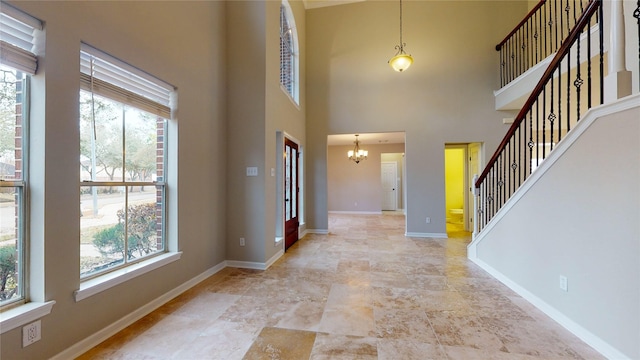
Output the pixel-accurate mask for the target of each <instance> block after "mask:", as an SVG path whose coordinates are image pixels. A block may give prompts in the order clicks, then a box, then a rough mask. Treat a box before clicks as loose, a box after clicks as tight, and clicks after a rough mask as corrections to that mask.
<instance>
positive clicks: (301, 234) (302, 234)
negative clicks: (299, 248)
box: [298, 229, 309, 240]
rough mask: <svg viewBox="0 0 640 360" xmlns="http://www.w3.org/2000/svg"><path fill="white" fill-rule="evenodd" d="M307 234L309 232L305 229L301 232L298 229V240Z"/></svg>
mask: <svg viewBox="0 0 640 360" xmlns="http://www.w3.org/2000/svg"><path fill="white" fill-rule="evenodd" d="M308 233H309V231H307V229H304V230H302V231H300V229H298V240H300V239H302V238H303V237H304V236H305V235H307V234H308Z"/></svg>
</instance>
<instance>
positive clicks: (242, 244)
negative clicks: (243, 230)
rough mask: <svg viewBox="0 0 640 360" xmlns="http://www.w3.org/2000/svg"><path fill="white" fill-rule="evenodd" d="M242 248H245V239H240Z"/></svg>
mask: <svg viewBox="0 0 640 360" xmlns="http://www.w3.org/2000/svg"><path fill="white" fill-rule="evenodd" d="M240 246H244V238H240Z"/></svg>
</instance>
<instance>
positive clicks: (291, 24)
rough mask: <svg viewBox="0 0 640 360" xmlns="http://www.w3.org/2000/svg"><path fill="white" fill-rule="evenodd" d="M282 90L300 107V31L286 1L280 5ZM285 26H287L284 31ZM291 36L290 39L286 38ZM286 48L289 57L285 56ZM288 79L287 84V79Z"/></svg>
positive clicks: (283, 0)
mask: <svg viewBox="0 0 640 360" xmlns="http://www.w3.org/2000/svg"><path fill="white" fill-rule="evenodd" d="M279 16H280V22H279V27H280V49H279V50H280V62H279V64H280V88H281V89H282V90H283V91H284V92H285V93H286V94H287V95H288V96H289V98H290V99H291V100H292V101H293V103H294V104H295V105H296V106H300V85H299V73H300V71H299V68H300V58H299V47H298V31H297V28H296V24H295V18H294V16H293V11H292V10H291V6H290V5H289V3H288V2H287V1H286V0H282V2H281V3H280V15H279ZM283 25H285V26H286V28H285V29H283ZM285 34H289V39H287V38H286V37H285ZM285 48H286V49H288V52H286V54H287V56H286V57H285V56H283V55H284V53H285ZM286 62H290V64H289V66H288V68H289V71H288V74H283V71H284V69H285V66H286V64H285V63H286ZM286 78H288V79H289V81H288V82H287V81H286V80H285V79H286Z"/></svg>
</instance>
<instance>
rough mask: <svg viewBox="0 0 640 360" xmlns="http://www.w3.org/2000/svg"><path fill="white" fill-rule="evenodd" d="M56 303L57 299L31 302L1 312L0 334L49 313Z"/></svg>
mask: <svg viewBox="0 0 640 360" xmlns="http://www.w3.org/2000/svg"><path fill="white" fill-rule="evenodd" d="M55 303H56V302H55V301H47V302H29V303H26V304H24V305H21V306H18V307H15V308H13V309H11V310H7V311H5V312H2V313H0V334H4V333H6V332H7V331H9V330H13V329H15V328H18V327H20V326H22V325H25V324H28V323H30V322H32V321H34V320H37V319H40V318H42V317H43V316H45V315H49V314H50V313H51V309H52V308H53V305H55Z"/></svg>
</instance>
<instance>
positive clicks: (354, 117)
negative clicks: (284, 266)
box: [306, 1, 527, 234]
mask: <svg viewBox="0 0 640 360" xmlns="http://www.w3.org/2000/svg"><path fill="white" fill-rule="evenodd" d="M403 7H404V18H403V26H404V41H405V42H406V43H407V47H406V50H407V52H409V53H411V54H412V55H413V57H414V59H415V63H414V64H413V66H412V67H411V68H409V69H408V70H407V71H406V72H405V73H396V72H394V71H392V70H391V68H390V67H389V66H388V64H387V60H388V59H389V58H390V57H391V56H393V55H394V46H395V45H396V44H397V43H398V37H399V33H398V31H399V30H398V25H399V24H398V3H397V2H395V1H365V2H359V3H354V4H349V5H342V6H337V7H328V8H319V9H313V10H308V11H307V47H308V57H307V59H308V60H307V81H308V86H307V100H308V104H307V105H308V106H307V154H306V156H307V162H308V164H309V166H308V167H307V179H308V183H307V192H306V195H307V214H308V216H307V221H308V227H309V228H311V229H326V228H327V226H328V219H327V211H328V210H329V209H328V203H327V199H328V186H327V182H326V181H327V171H328V158H327V143H326V141H327V135H331V134H342V133H356V132H359V133H363V132H389V131H406V134H407V135H406V175H407V179H406V180H407V188H406V191H407V203H406V204H405V209H406V210H407V230H408V231H409V232H414V233H423V234H428V233H439V234H443V233H445V232H446V226H445V195H444V156H443V149H444V144H445V143H468V142H483V143H485V148H486V149H490V150H488V151H492V149H494V148H495V147H496V146H497V144H498V143H499V141H500V140H501V138H502V136H503V135H504V133H505V132H506V130H507V127H506V126H505V125H503V124H502V118H503V117H507V116H508V115H507V114H505V113H501V112H496V111H495V110H494V105H493V104H494V98H493V90H495V89H496V88H497V87H498V83H497V82H498V72H497V70H498V54H497V52H496V51H495V45H496V43H498V42H499V41H500V40H501V39H502V38H503V37H504V36H505V34H507V33H508V32H509V31H510V30H511V27H512V26H513V22H514V19H518V18H522V16H523V15H524V14H525V13H526V11H527V2H525V1H495V2H485V1H482V2H477V1H469V2H466V1H410V2H406V3H404V6H403ZM496 14H500V16H496ZM425 217H431V220H432V222H431V224H426V223H425Z"/></svg>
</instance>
